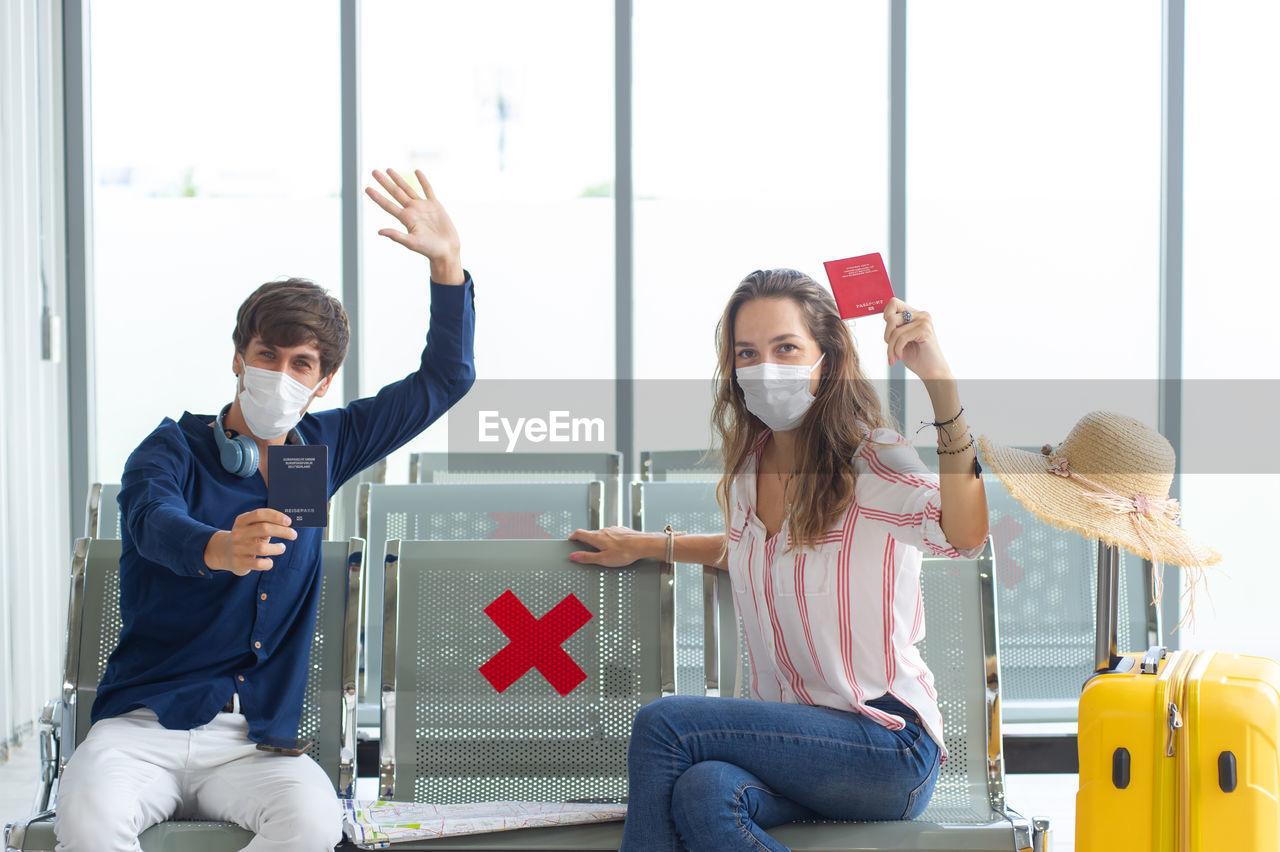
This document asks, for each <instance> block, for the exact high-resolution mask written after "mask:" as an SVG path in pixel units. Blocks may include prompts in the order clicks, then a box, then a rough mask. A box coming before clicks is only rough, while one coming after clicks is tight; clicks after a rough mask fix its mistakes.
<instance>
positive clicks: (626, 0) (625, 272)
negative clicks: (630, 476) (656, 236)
mask: <svg viewBox="0 0 1280 852" xmlns="http://www.w3.org/2000/svg"><path fill="white" fill-rule="evenodd" d="M631 12H632V2H631V0H614V5H613V36H614V58H613V104H614V107H613V150H614V181H613V211H614V212H613V229H614V335H615V340H614V416H615V419H616V421H617V430H616V440H617V448H618V450H619V451H621V452H622V455H623V467H624V468H625V470H624V474H625V473H627V472H629V471H633V470H635V469H636V445H635V439H636V435H635V382H634V379H635V349H634V338H635V334H634V332H635V326H634V323H635V316H634V309H633V305H632V297H633V292H634V278H635V262H634V256H635V233H634V216H635V193H634V187H633V185H632V179H633V178H632V173H631V71H632V61H631V49H632V25H631Z"/></svg>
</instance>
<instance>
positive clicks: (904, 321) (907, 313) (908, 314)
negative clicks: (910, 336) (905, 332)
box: [902, 311, 911, 325]
mask: <svg viewBox="0 0 1280 852" xmlns="http://www.w3.org/2000/svg"><path fill="white" fill-rule="evenodd" d="M909 322H911V311H903V312H902V324H903V325H906V324H907V323H909Z"/></svg>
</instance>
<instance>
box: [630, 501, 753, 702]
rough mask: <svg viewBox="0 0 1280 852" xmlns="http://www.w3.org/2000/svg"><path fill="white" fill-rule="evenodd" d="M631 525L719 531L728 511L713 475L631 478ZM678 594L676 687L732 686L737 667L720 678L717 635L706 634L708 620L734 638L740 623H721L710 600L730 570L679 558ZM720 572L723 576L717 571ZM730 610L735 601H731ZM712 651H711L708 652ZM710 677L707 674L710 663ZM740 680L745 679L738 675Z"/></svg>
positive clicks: (698, 691)
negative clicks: (718, 497)
mask: <svg viewBox="0 0 1280 852" xmlns="http://www.w3.org/2000/svg"><path fill="white" fill-rule="evenodd" d="M631 515H632V519H631V525H632V527H634V528H635V529H640V530H644V531H645V532H660V531H661V530H662V529H663V528H664V527H665V526H666V525H667V524H671V528H672V529H673V530H676V531H678V532H684V533H694V534H719V533H723V532H724V515H723V514H722V513H721V512H720V504H719V503H717V502H716V483H715V482H714V481H692V480H683V481H682V480H660V481H656V482H633V483H631ZM675 572H676V576H677V578H678V582H677V588H678V589H679V594H678V595H677V597H676V692H678V693H681V694H690V695H702V694H704V693H705V692H706V691H707V690H708V689H715V690H724V692H723V693H722V694H726V695H727V694H728V690H730V689H732V684H733V683H734V682H735V681H734V680H733V673H732V672H728V673H727V675H728V678H727V680H722V679H721V677H720V675H719V672H718V669H717V667H716V666H717V663H716V656H715V648H716V645H717V643H718V638H717V636H715V635H713V636H711V637H708V636H707V628H708V626H709V627H710V629H711V630H712V631H716V630H720V631H721V632H720V633H719V634H718V635H719V636H727V637H729V638H728V639H727V640H726V641H728V642H731V643H732V642H734V641H735V640H734V633H736V632H737V631H738V630H739V629H740V628H739V626H738V622H737V620H736V619H733V620H731V621H729V622H727V623H725V624H723V625H717V624H716V618H715V611H716V610H715V608H714V606H710V607H708V606H707V605H706V604H707V602H708V601H709V600H713V598H712V597H711V595H712V594H716V593H718V592H714V591H713V589H715V586H714V585H713V584H715V583H717V582H719V583H721V584H723V585H722V588H723V589H728V588H729V586H728V584H727V582H726V580H727V578H728V574H727V573H726V572H724V571H719V570H716V569H714V568H709V569H705V570H704V568H703V566H701V565H691V564H687V563H678V564H677V565H676V566H675ZM717 575H722V576H717ZM730 607H731V609H730V614H732V605H730ZM738 646H739V647H741V648H742V656H741V658H740V659H741V660H742V661H743V662H742V665H743V666H745V665H746V646H745V644H743V643H742V641H741V640H739V642H738ZM708 652H710V657H709V658H708ZM709 667H710V668H711V677H710V678H708V677H707V672H708V668H709ZM736 682H737V683H745V679H743V678H741V677H739V678H738V680H737V681H736Z"/></svg>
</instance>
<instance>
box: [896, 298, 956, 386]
mask: <svg viewBox="0 0 1280 852" xmlns="http://www.w3.org/2000/svg"><path fill="white" fill-rule="evenodd" d="M884 342H885V343H887V344H888V347H889V364H890V366H892V365H893V364H896V363H897V362H899V361H901V362H902V363H903V365H904V366H905V367H906V368H907V369H908V370H910V371H911V372H913V373H915V374H916V375H917V376H919V377H920V378H921V379H924V380H926V381H928V380H932V379H949V378H951V367H950V366H948V365H947V360H946V359H945V358H944V357H943V356H942V348H941V347H940V346H939V345H938V336H937V333H936V332H935V331H934V328H933V317H932V316H930V315H929V314H928V313H927V312H925V311H917V310H912V308H911V306H910V305H908V304H907V303H906V302H904V301H902V300H901V299H899V298H897V297H894V298H892V299H890V300H889V302H888V304H886V305H885V306H884Z"/></svg>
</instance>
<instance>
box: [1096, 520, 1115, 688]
mask: <svg viewBox="0 0 1280 852" xmlns="http://www.w3.org/2000/svg"><path fill="white" fill-rule="evenodd" d="M1119 621H1120V548H1118V547H1116V546H1114V545H1111V544H1107V543H1106V542H1104V541H1099V542H1098V615H1097V619H1096V620H1095V622H1094V624H1095V627H1096V631H1095V634H1094V671H1098V672H1109V671H1114V670H1115V668H1116V666H1117V665H1119V664H1120V651H1119V648H1118V647H1117V646H1118V645H1119V640H1118V639H1117V635H1116V633H1117V630H1118V625H1119Z"/></svg>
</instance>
